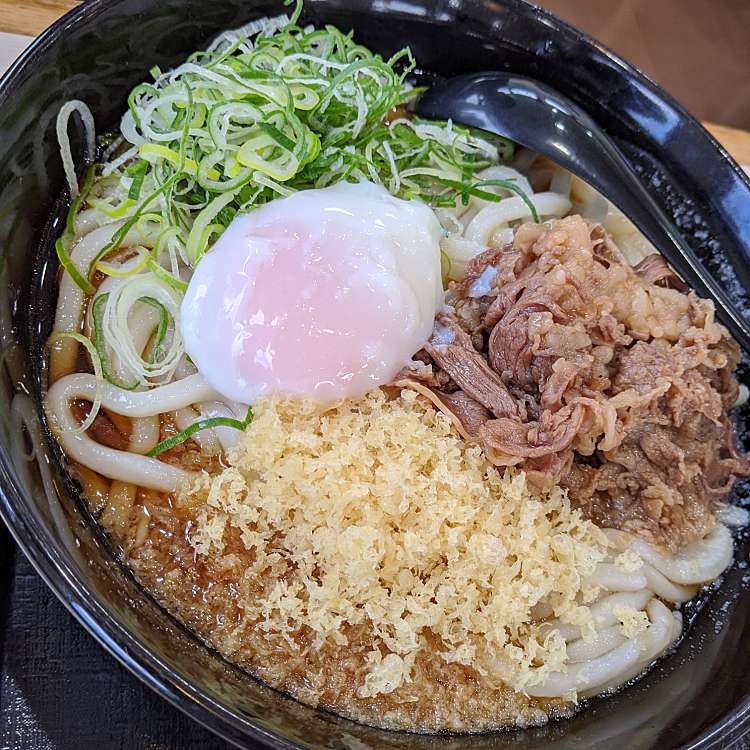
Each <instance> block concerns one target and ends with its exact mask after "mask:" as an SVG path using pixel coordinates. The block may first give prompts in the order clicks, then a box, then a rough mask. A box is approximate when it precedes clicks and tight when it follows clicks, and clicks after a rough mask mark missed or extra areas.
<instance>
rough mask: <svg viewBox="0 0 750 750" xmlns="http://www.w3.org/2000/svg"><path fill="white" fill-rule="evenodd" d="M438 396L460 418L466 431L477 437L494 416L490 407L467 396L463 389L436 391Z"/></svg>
mask: <svg viewBox="0 0 750 750" xmlns="http://www.w3.org/2000/svg"><path fill="white" fill-rule="evenodd" d="M436 393H437V396H438V398H439V399H440V400H441V401H442V402H443V403H444V404H445V405H446V406H447V407H448V409H449V410H450V411H451V413H452V414H453V415H454V416H456V417H457V418H458V421H459V422H461V424H462V425H463V427H464V429H465V430H466V432H467V433H468V434H469V435H471V436H472V437H474V438H475V437H476V436H477V435H478V434H479V431H480V429H481V427H482V425H484V424H485V423H486V422H487V421H488V420H489V419H491V418H492V414H490V411H489V409H485V407H484V406H482V404H480V403H479V402H478V401H475V400H474V399H473V398H471V397H470V396H467V395H466V393H464V392H463V391H456V392H455V393H440V392H439V391H437V392H436Z"/></svg>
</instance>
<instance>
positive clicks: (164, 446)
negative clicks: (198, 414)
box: [148, 406, 253, 458]
mask: <svg viewBox="0 0 750 750" xmlns="http://www.w3.org/2000/svg"><path fill="white" fill-rule="evenodd" d="M252 421H253V408H252V406H248V407H247V415H246V416H245V418H244V419H241V420H240V419H232V418H231V417H210V418H208V419H199V420H198V421H197V422H193V424H191V425H190V426H189V427H187V428H186V429H184V430H183V431H182V432H178V433H177V434H176V435H173V436H172V437H168V438H166V439H165V440H162V441H161V442H160V443H157V444H156V445H155V446H154V447H153V448H152V449H151V450H150V451H149V452H148V455H149V456H151V458H154V457H155V456H158V455H159V454H161V453H164V452H165V451H168V450H169V449H170V448H174V447H175V446H176V445H181V444H182V443H184V442H185V441H186V440H189V439H190V438H191V437H192V436H193V435H195V433H196V432H199V431H200V430H208V429H211V428H212V427H233V428H234V429H236V430H240V431H242V430H244V429H245V428H246V427H247V426H248V425H249V424H250V422H252Z"/></svg>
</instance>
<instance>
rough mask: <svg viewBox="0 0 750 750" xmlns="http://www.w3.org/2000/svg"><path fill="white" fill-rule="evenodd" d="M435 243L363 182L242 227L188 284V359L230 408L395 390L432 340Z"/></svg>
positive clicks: (422, 217)
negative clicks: (265, 397) (269, 396)
mask: <svg viewBox="0 0 750 750" xmlns="http://www.w3.org/2000/svg"><path fill="white" fill-rule="evenodd" d="M441 234H442V230H441V227H440V224H439V222H438V220H437V219H436V217H435V215H434V213H433V212H432V211H431V210H430V209H429V208H428V207H427V206H426V205H424V204H422V203H419V202H417V201H404V200H400V199H398V198H394V197H393V196H391V195H390V194H389V193H388V192H387V191H386V190H385V189H384V188H382V187H379V186H376V185H374V184H371V183H367V182H363V183H359V184H356V185H353V184H347V183H340V184H338V185H335V186H333V187H330V188H326V189H323V190H306V191H301V192H298V193H296V194H294V195H292V196H291V197H289V198H284V199H278V200H275V201H273V202H271V203H269V204H266V205H265V206H262V207H261V208H259V209H257V210H256V211H253V212H252V213H250V214H248V215H244V216H239V217H237V218H236V219H235V220H234V221H233V222H232V223H231V225H230V226H229V228H228V229H227V230H226V231H225V232H224V234H223V235H222V236H221V238H220V239H219V241H218V242H217V243H216V245H215V246H214V248H213V249H212V250H211V252H209V253H208V254H207V255H206V256H205V257H204V258H203V259H202V260H201V262H200V264H199V265H198V268H197V269H196V271H195V273H194V275H193V277H192V280H191V281H190V286H189V288H188V290H187V293H186V294H185V298H184V301H183V304H182V315H181V328H182V335H183V338H184V341H185V348H186V351H187V353H188V355H189V356H190V358H191V359H192V360H193V362H194V363H195V365H196V367H197V368H198V370H199V371H200V372H201V373H202V374H203V376H204V377H205V378H206V379H207V380H208V381H209V383H210V384H211V385H212V386H213V387H214V388H215V389H216V390H217V391H218V392H219V393H221V394H222V395H224V396H226V397H228V398H231V399H234V400H236V401H240V402H244V403H249V402H252V401H254V400H255V399H256V398H257V397H258V396H259V395H261V394H264V393H281V394H289V395H297V396H308V397H312V398H315V399H317V400H320V401H334V400H337V399H341V398H356V397H359V396H362V395H364V394H365V393H366V392H368V391H370V390H372V388H374V387H376V386H378V385H382V384H385V383H388V382H389V381H391V380H392V378H393V377H394V376H395V374H396V373H397V372H398V371H399V370H400V369H401V368H402V367H403V366H404V365H405V364H406V363H407V362H408V361H409V359H410V357H411V355H412V354H413V353H414V352H415V351H417V350H418V349H420V348H421V346H422V345H423V344H424V342H425V341H426V340H427V338H428V337H429V335H430V333H431V331H432V325H433V319H434V316H435V313H436V311H437V309H438V307H439V306H440V304H441V303H442V299H443V292H442V285H441V279H440V246H439V242H440V237H441Z"/></svg>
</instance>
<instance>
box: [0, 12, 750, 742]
mask: <svg viewBox="0 0 750 750" xmlns="http://www.w3.org/2000/svg"><path fill="white" fill-rule="evenodd" d="M154 1H155V0H154ZM126 2H128V0H83V2H81V4H80V5H78V6H76V7H74V8H72V9H71V10H69V11H68V12H67V13H65V14H64V15H63V16H61V17H60V18H59V19H57V20H56V21H55V22H54V23H52V24H51V25H50V26H49V27H47V28H46V29H45V30H44V31H42V32H41V33H40V34H39V35H38V36H37V37H35V38H34V39H33V41H32V42H31V43H30V44H29V45H28V47H26V49H25V50H24V51H23V52H22V53H21V54H20V55H19V56H18V57H17V58H16V60H14V62H13V63H12V64H11V65H10V66H9V67H8V68H7V70H6V71H5V73H4V74H3V75H2V76H0V106H2V104H3V103H4V101H5V100H6V99H7V98H8V97H9V96H12V95H13V88H14V82H15V80H16V78H17V77H19V76H20V75H21V74H22V72H23V71H24V70H26V69H27V68H28V67H29V66H31V65H33V63H34V61H35V59H36V58H37V57H38V56H39V55H40V54H42V53H43V52H44V51H45V50H46V48H47V47H49V46H51V45H52V44H54V43H55V42H56V41H58V40H59V38H60V37H61V36H62V35H63V34H64V33H65V32H67V31H68V30H69V29H71V28H73V27H75V26H77V25H79V24H82V23H87V22H89V21H91V20H93V19H95V18H96V17H97V16H98V15H99V14H101V13H102V12H104V11H106V10H108V9H109V8H111V7H113V6H116V5H119V4H122V3H126ZM465 2H466V3H468V4H470V5H479V4H480V0H465ZM504 2H505V3H506V4H507V5H512V6H515V7H516V8H518V9H519V10H521V11H523V12H526V13H533V14H535V15H537V16H539V17H542V18H544V19H546V20H547V21H548V22H550V23H551V24H552V25H553V26H554V27H555V28H559V29H562V30H564V31H566V32H568V33H571V34H573V35H574V36H576V37H578V38H579V39H581V40H582V41H583V42H585V43H586V44H588V45H589V46H592V47H594V48H595V49H596V50H597V51H598V52H599V53H600V54H603V55H604V56H605V57H606V58H607V59H608V60H609V61H610V62H611V63H613V64H614V65H615V66H616V67H617V68H618V69H619V70H620V71H621V72H622V73H623V74H624V75H626V76H628V77H633V78H636V79H637V80H639V81H640V83H642V84H645V85H646V87H647V88H648V89H650V90H651V92H652V93H654V94H655V95H656V96H658V98H659V99H661V100H662V101H664V102H665V103H666V104H668V105H669V106H670V107H671V108H672V109H673V110H674V111H675V112H676V113H677V114H678V115H679V117H680V119H681V121H682V122H684V123H686V124H688V125H690V126H691V127H692V128H693V129H698V130H699V131H701V134H702V135H703V137H704V138H705V137H707V138H708V139H709V141H710V143H711V145H712V146H713V147H714V149H715V150H716V151H717V152H718V153H719V154H720V155H721V157H722V158H723V160H724V161H725V162H727V166H730V167H731V168H732V169H733V170H734V171H735V172H736V173H737V174H738V175H739V176H740V177H741V179H742V180H743V181H744V182H745V183H746V184H747V185H748V187H750V178H749V177H748V175H747V174H745V172H744V171H743V170H742V168H741V167H740V166H739V165H738V164H737V162H736V161H735V160H734V159H733V158H732V157H731V155H730V154H729V153H728V151H727V150H726V149H725V148H724V146H722V145H721V143H719V141H718V140H717V139H716V138H715V137H714V135H713V134H712V133H711V132H710V131H708V130H706V129H705V128H704V127H703V125H702V124H701V123H700V122H699V121H698V120H697V119H696V118H695V117H693V115H691V114H690V113H689V112H688V111H687V110H686V109H685V108H684V107H683V106H682V105H681V104H680V103H679V102H677V101H676V100H675V99H674V98H673V97H672V96H671V95H670V94H669V93H668V92H667V91H665V90H664V89H662V88H661V87H660V86H659V85H658V84H657V83H656V82H655V81H653V80H652V79H651V78H650V77H649V76H647V75H646V74H645V73H643V72H642V71H641V70H639V69H638V68H637V67H635V66H634V65H632V64H631V63H629V62H627V61H626V60H624V59H623V58H621V57H620V56H619V55H617V54H616V53H615V52H614V51H613V50H611V49H610V48H609V47H607V46H606V45H604V44H602V43H601V42H599V41H597V40H596V39H595V38H594V37H592V36H591V35H590V34H588V33H587V32H585V31H582V30H581V29H578V28H577V27H575V26H573V25H572V24H570V23H568V22H566V21H564V20H562V19H561V18H559V17H558V16H557V15H555V14H554V13H552V12H551V11H548V10H546V9H544V8H541V7H539V6H537V5H534V4H533V3H532V2H531V0H504ZM23 496H24V490H23V489H22V488H21V487H20V486H19V484H18V483H17V481H16V480H15V478H14V476H13V470H12V466H11V461H10V459H9V457H8V456H7V455H6V451H5V450H0V518H2V520H3V521H4V523H5V525H6V527H7V528H8V530H9V531H10V533H11V535H12V537H13V539H14V541H15V542H16V544H17V545H18V547H19V548H20V549H21V550H22V551H23V553H24V554H25V555H26V557H27V558H28V560H29V561H30V563H31V564H32V566H33V568H34V569H35V571H36V572H37V573H38V574H39V576H40V577H41V578H42V580H43V581H44V582H45V584H46V585H47V586H48V587H49V588H50V589H51V590H52V592H53V593H54V595H55V596H56V597H57V599H58V600H59V601H60V602H61V603H62V604H63V606H64V607H65V608H66V609H67V610H68V612H70V614H71V615H72V616H73V617H74V618H75V620H76V621H77V622H78V623H80V624H81V625H82V626H83V627H84V629H85V630H86V631H87V632H88V633H89V634H90V635H91V636H92V637H93V638H94V640H95V641H96V642H97V643H98V644H99V645H100V646H102V647H103V648H104V649H105V651H107V652H108V653H109V654H111V655H112V656H113V657H114V658H115V659H117V661H118V662H119V663H120V664H122V665H123V666H124V667H125V669H127V670H128V671H129V672H130V673H131V674H133V675H134V676H135V677H137V678H138V679H139V680H140V681H141V682H142V683H143V684H145V685H147V686H148V687H149V688H150V689H152V690H153V691H154V692H156V693H157V694H158V695H159V696H160V697H161V698H163V699H164V700H166V701H167V702H168V703H170V704H171V705H172V706H174V707H175V708H177V709H179V710H180V711H182V712H183V713H184V714H185V715H187V716H188V717H190V718H191V719H192V720H194V721H196V722H198V723H199V724H200V725H202V726H203V727H205V728H206V729H207V730H209V731H210V732H212V733H213V734H215V735H218V736H219V737H221V738H222V739H224V740H226V741H228V742H230V743H231V744H232V745H235V746H236V747H245V746H246V743H247V740H248V739H251V740H255V741H259V742H261V743H263V744H264V745H266V746H267V747H271V748H277V749H278V750H299V748H300V747H301V746H300V745H298V744H297V743H295V742H292V741H290V740H286V739H284V738H282V737H280V736H278V735H276V734H273V733H272V732H270V731H267V730H265V729H263V728H262V727H260V726H258V725H256V724H255V723H254V722H253V721H252V720H249V719H248V720H242V719H240V718H239V717H238V716H237V715H236V714H235V713H234V712H232V711H231V710H229V709H227V708H225V707H224V706H222V705H221V704H219V703H217V702H215V701H212V700H211V699H210V698H208V696H207V695H206V694H205V693H203V691H201V690H200V689H198V688H196V687H195V686H194V685H193V684H192V683H191V682H190V681H188V680H185V679H183V678H182V677H180V676H179V675H178V674H177V673H176V672H175V671H174V670H173V669H172V668H171V667H169V666H168V665H167V664H166V663H164V662H163V661H162V660H161V659H159V658H158V657H157V656H156V655H155V654H154V652H153V651H152V650H151V649H149V648H148V647H147V646H146V645H145V644H144V643H142V642H141V641H140V640H139V639H138V638H137V637H135V636H134V635H133V634H132V633H131V632H130V631H129V630H128V629H127V628H126V627H125V626H124V625H122V624H120V623H119V622H118V621H117V620H116V618H114V617H113V616H112V615H111V614H110V612H109V611H107V610H106V609H105V608H104V607H103V606H101V604H100V603H99V601H98V599H97V598H96V596H92V595H91V593H90V590H89V589H88V587H87V586H86V584H85V582H84V581H83V580H82V578H80V577H79V576H78V575H77V574H76V572H75V571H74V570H73V568H72V567H71V566H70V565H69V564H68V562H67V561H66V559H65V556H64V555H63V554H61V550H60V545H59V543H58V542H57V540H56V539H55V538H54V535H52V534H51V533H50V532H49V529H48V528H46V527H45V526H43V525H41V524H39V523H38V522H37V520H36V519H34V518H33V517H32V516H31V514H29V513H27V512H26V502H25V500H24V497H23ZM35 527H38V528H39V530H41V531H42V533H43V535H44V536H45V537H46V538H42V537H41V536H39V535H38V534H37V533H36V532H37V528H35ZM291 700H293V699H291ZM217 720H218V721H217ZM748 732H750V695H747V696H746V697H745V698H744V700H742V701H741V702H740V703H738V704H737V706H736V707H735V708H734V709H733V710H730V711H728V712H727V713H726V714H725V715H724V716H722V717H721V718H719V719H718V720H717V721H715V722H714V723H713V724H712V725H710V726H709V727H708V728H707V729H705V730H704V731H703V733H702V734H701V735H700V736H698V737H696V738H695V740H694V741H692V742H691V743H690V744H688V745H684V746H683V748H684V750H710V749H711V748H717V747H718V746H719V744H720V743H721V744H722V746H723V745H724V743H726V742H727V741H729V742H736V741H738V740H739V739H741V738H742V737H744V736H745V735H746V734H747V733H748Z"/></svg>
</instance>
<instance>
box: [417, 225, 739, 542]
mask: <svg viewBox="0 0 750 750" xmlns="http://www.w3.org/2000/svg"><path fill="white" fill-rule="evenodd" d="M493 268H494V269H495V272H493V271H492V269H493ZM447 299H448V302H449V304H450V305H451V306H452V308H453V310H454V311H455V314H441V315H440V316H439V317H438V320H437V321H436V327H435V332H434V334H433V337H432V338H431V340H430V342H429V343H428V344H427V345H426V346H425V349H424V351H423V352H422V353H421V357H422V359H423V360H427V361H428V363H427V366H428V367H430V368H431V369H430V370H429V371H428V372H429V377H426V378H423V382H425V383H428V385H429V387H430V388H432V389H433V391H434V392H435V394H436V395H437V396H438V397H439V399H440V401H441V402H442V403H443V404H444V405H445V406H446V407H447V408H448V409H449V410H450V411H451V412H452V413H453V414H454V416H455V417H456V418H457V419H458V420H459V421H460V422H461V424H462V425H463V426H464V428H465V430H466V433H467V434H469V435H470V436H471V437H472V438H473V439H476V440H477V442H479V443H480V444H481V445H482V447H483V448H484V450H485V452H486V454H487V456H488V457H489V458H490V460H492V461H493V462H494V463H496V464H498V465H518V466H520V467H522V468H523V469H524V470H525V471H526V473H527V477H528V478H529V480H530V481H532V482H534V483H536V484H537V485H539V486H540V487H549V486H550V485H552V484H555V483H562V484H563V485H564V486H566V487H567V488H568V490H569V492H570V496H571V498H572V499H573V500H574V502H576V503H577V504H579V505H580V507H581V508H582V509H583V511H584V512H585V514H586V515H587V516H589V517H590V518H592V519H593V520H594V521H596V522H597V523H598V524H599V525H601V526H610V527H615V528H622V529H627V530H629V531H632V532H635V533H639V534H641V535H642V536H644V537H645V538H647V539H649V540H650V541H653V542H655V543H657V544H661V545H663V546H666V547H668V548H670V549H676V548H677V547H679V546H680V545H682V544H685V543H687V542H690V541H694V540H695V539H698V538H701V537H702V536H703V535H704V534H705V533H706V531H707V530H708V529H709V528H710V526H711V524H712V523H713V510H714V508H715V505H716V502H717V500H719V499H720V498H722V497H723V496H724V495H725V494H726V493H727V492H728V491H729V489H730V488H731V485H732V482H733V481H734V478H735V476H743V475H746V474H747V473H748V463H747V460H746V458H745V457H744V456H742V455H740V454H739V453H738V452H737V450H736V445H735V438H734V434H733V430H732V428H731V425H730V423H729V421H728V419H727V415H726V412H727V409H728V408H730V406H731V405H732V404H733V403H734V401H735V399H736V395H737V383H736V381H735V380H734V378H733V376H732V371H733V369H734V367H735V366H736V364H737V361H738V357H739V354H738V350H737V346H736V344H735V343H734V341H732V340H731V339H730V338H729V336H728V334H727V332H726V331H725V330H724V328H723V327H721V326H719V325H718V324H716V323H715V322H714V318H713V309H712V307H711V304H710V303H708V302H705V301H702V300H700V299H698V298H697V297H696V296H695V295H694V294H692V293H685V292H684V285H682V284H681V282H680V281H679V280H675V278H674V276H673V274H672V273H671V271H670V270H669V268H668V267H667V266H666V264H665V263H664V262H663V260H662V259H661V258H660V257H659V256H656V257H653V256H652V257H650V258H647V259H645V260H644V261H642V262H641V263H640V264H639V265H638V266H637V267H636V268H635V269H633V268H631V267H630V266H629V265H628V263H627V262H626V261H625V259H624V258H623V256H622V255H621V253H620V252H619V250H618V249H617V247H616V246H615V245H614V244H613V242H612V240H611V239H610V238H609V237H608V236H607V235H606V233H605V232H604V230H603V229H602V228H601V227H600V226H598V225H592V224H589V223H587V222H585V221H584V220H583V219H581V218H580V217H577V216H572V217H568V218H566V219H562V220H560V221H556V222H552V223H550V224H549V225H542V226H540V225H533V224H529V225H524V226H522V227H520V228H519V229H518V230H517V231H516V234H515V239H514V242H513V245H512V246H508V247H505V248H501V249H492V250H489V251H487V252H486V253H483V254H482V255H480V256H478V257H477V258H476V259H475V260H474V261H473V262H472V264H470V265H469V268H468V270H467V275H466V278H465V279H464V280H463V281H462V282H461V283H458V284H453V285H452V286H451V288H450V289H449V291H448V294H447Z"/></svg>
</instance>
